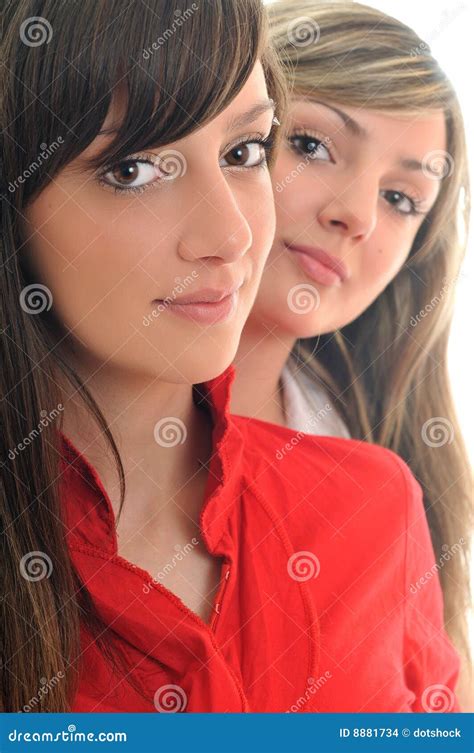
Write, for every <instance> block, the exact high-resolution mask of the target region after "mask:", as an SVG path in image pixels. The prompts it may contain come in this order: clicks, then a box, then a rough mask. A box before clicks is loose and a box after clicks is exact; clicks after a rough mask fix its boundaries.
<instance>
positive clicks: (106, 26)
mask: <svg viewBox="0 0 474 753" xmlns="http://www.w3.org/2000/svg"><path fill="white" fill-rule="evenodd" d="M2 5H3V13H2V20H1V25H2V28H1V40H2V41H1V60H2V62H3V63H4V65H3V66H2V68H1V74H0V75H1V78H0V98H1V107H0V112H1V115H0V117H1V164H0V181H1V189H2V210H1V257H2V266H1V274H2V278H1V297H0V299H1V303H0V306H1V321H2V324H3V327H4V331H3V332H2V336H1V349H2V355H1V363H2V369H1V393H2V403H1V412H2V427H3V429H2V439H1V442H2V463H1V473H0V484H1V503H0V504H1V507H0V521H1V527H2V551H1V554H2V570H3V574H4V575H3V577H4V584H3V589H2V592H3V594H4V596H3V598H2V600H1V603H0V613H1V617H0V619H1V624H0V633H1V635H2V646H1V660H2V667H1V668H2V681H1V692H0V707H1V708H2V709H3V710H4V711H11V712H15V711H19V710H22V709H23V708H25V707H28V704H29V703H30V702H31V701H32V699H35V703H34V707H33V710H35V711H44V712H46V711H48V712H59V711H67V710H69V709H70V705H71V703H72V700H73V698H74V694H75V688H76V686H77V675H78V667H79V665H78V657H79V655H80V639H79V625H80V621H81V620H83V622H84V624H85V625H87V626H88V629H89V630H90V631H91V632H92V633H94V634H95V635H98V634H99V633H102V632H103V631H104V625H100V623H99V621H98V618H97V617H96V615H95V614H94V608H93V604H92V603H91V599H90V597H89V596H88V593H87V590H86V588H85V587H84V585H83V584H82V583H81V582H80V580H79V578H78V576H77V574H76V573H75V571H74V569H73V567H72V564H71V561H70V557H69V554H68V550H67V546H66V541H65V534H64V528H63V523H62V520H61V509H60V495H59V459H60V455H59V453H60V443H59V433H58V430H57V427H56V426H55V424H54V422H46V424H47V425H46V426H45V427H44V428H43V427H42V429H41V431H40V432H38V431H37V430H36V429H34V428H33V427H36V426H37V425H38V424H39V421H40V416H44V413H45V409H46V408H48V406H58V405H59V406H60V405H61V391H60V389H59V387H58V383H57V381H56V377H57V376H58V374H60V375H61V378H63V377H64V378H66V379H67V380H69V383H70V384H71V385H73V386H74V388H75V389H76V390H77V391H78V393H79V394H80V396H81V397H82V398H83V400H84V403H85V404H86V405H87V406H88V408H89V409H90V411H91V413H92V414H93V416H94V417H95V420H96V421H97V423H98V425H99V426H100V427H101V429H102V430H103V431H104V433H105V434H106V436H107V438H108V440H109V442H110V445H111V448H112V450H113V453H114V456H115V460H116V462H117V470H118V473H119V475H120V481H121V502H122V503H123V498H124V491H125V479H124V472H123V467H122V464H121V461H120V457H119V453H118V450H117V447H116V445H115V442H114V439H113V437H112V434H111V432H110V430H109V429H108V427H107V425H106V421H105V419H104V417H103V416H102V414H101V411H100V409H99V406H98V405H97V403H96V402H95V401H94V399H93V397H92V395H91V394H90V393H89V391H88V389H87V388H86V386H85V385H84V384H83V383H82V382H81V380H80V378H79V377H78V375H77V374H76V373H74V371H73V370H72V369H71V367H70V366H69V364H68V363H67V362H66V361H65V360H64V359H63V358H62V357H61V356H60V355H59V352H58V348H57V344H58V339H57V332H56V331H55V328H54V326H52V320H51V319H50V318H48V317H47V312H44V313H41V314H38V315H35V316H31V315H27V314H26V313H25V311H24V309H23V307H22V306H21V305H20V298H21V293H22V291H23V289H24V288H25V285H27V284H28V283H29V282H31V279H30V277H29V271H28V268H27V265H26V263H25V259H24V258H23V256H24V255H22V238H21V233H20V223H21V219H22V213H23V211H24V209H25V207H26V206H27V205H28V204H29V203H30V202H31V201H32V200H33V199H34V198H35V197H36V196H37V195H38V194H39V193H40V192H41V191H42V190H43V189H44V188H45V187H46V186H47V185H48V183H49V182H50V181H51V180H53V178H54V177H55V175H56V174H57V173H58V171H60V170H61V169H62V168H64V167H65V166H66V165H67V164H68V163H69V162H70V161H71V160H73V159H74V158H75V157H77V156H78V155H79V154H81V153H82V152H83V150H84V149H85V148H86V147H87V146H88V145H89V144H90V143H91V142H92V141H93V140H94V138H95V137H96V136H97V134H98V133H99V131H100V129H101V126H102V124H103V122H104V120H105V117H106V115H107V112H108V111H109V107H110V105H111V102H112V97H113V96H115V94H116V93H118V92H119V91H120V93H122V92H125V94H126V102H127V108H126V111H125V115H124V118H123V121H122V122H121V124H120V126H119V128H118V130H117V132H116V136H115V138H114V139H113V140H112V141H111V143H109V144H108V146H107V147H106V149H104V150H103V152H102V153H101V154H100V155H99V157H98V158H97V160H95V164H94V166H95V167H97V168H98V167H104V166H106V165H110V164H111V163H113V162H115V161H118V160H119V159H124V158H125V157H127V156H129V154H131V153H134V152H137V151H139V150H142V149H145V148H147V147H148V148H149V147H150V146H153V147H156V146H159V145H162V144H167V143H170V142H171V141H175V140H177V139H179V138H183V137H185V136H187V135H188V134H190V133H192V132H193V131H194V130H196V129H197V128H199V127H202V126H203V125H204V124H205V123H206V122H208V121H209V120H211V119H212V118H214V117H216V116H217V115H218V114H219V113H220V112H222V111H223V110H224V109H225V108H226V107H227V106H228V105H229V104H230V102H231V101H232V100H233V99H234V98H235V96H236V95H237V94H238V93H239V91H240V90H241V88H242V87H243V85H244V84H245V82H246V80H247V79H248V77H249V75H250V73H251V71H252V69H253V67H254V65H255V63H256V62H257V60H260V61H261V63H262V65H263V68H264V72H265V74H266V79H267V85H268V89H269V94H270V96H271V97H272V98H273V99H274V100H275V102H276V104H277V113H278V115H279V116H280V115H281V114H282V110H284V105H285V83H284V79H283V77H282V74H281V71H280V69H279V66H278V64H277V61H276V57H275V55H274V53H273V52H272V50H271V48H270V47H269V45H268V32H267V24H266V16H265V14H264V12H263V9H262V6H261V2H260V0H239V2H238V3H236V2H233V0H212V2H209V0H203V1H201V2H199V3H192V4H191V5H190V8H188V10H186V11H185V12H183V11H182V10H181V8H180V6H182V3H181V4H180V3H178V2H177V0H149V2H148V3H146V4H143V3H133V2H132V3H130V2H129V0H68V2H67V3H63V2H57V0H15V1H14V2H3V3H2ZM191 10H193V12H191ZM39 40H40V41H39ZM183 50H185V51H189V53H184V54H183ZM168 92H171V93H173V94H172V96H168V94H167V93H168ZM58 142H59V143H60V144H61V146H60V148H57V149H54V150H53V149H51V148H50V145H52V144H57V143H58ZM45 155H46V157H45ZM25 176H27V177H25ZM12 187H13V190H12ZM59 428H60V427H59ZM32 435H33V438H34V441H32ZM25 438H26V439H27V440H28V438H29V439H30V441H29V442H28V441H24V445H25V447H24V449H22V451H21V452H18V453H15V452H12V448H16V447H18V445H19V444H20V443H21V442H22V441H23V440H24V439H25ZM12 456H13V457H12ZM35 553H40V555H43V556H45V555H46V556H47V557H48V558H49V561H50V562H51V565H52V567H51V568H50V569H51V572H50V573H48V576H49V577H44V578H41V579H34V578H25V577H23V576H24V572H23V574H22V572H21V570H22V563H23V560H22V558H24V557H25V555H31V556H32V557H33V558H34V556H35ZM104 636H105V637H106V634H104ZM104 636H103V638H104ZM103 650H104V651H105V652H106V653H108V641H107V640H105V638H104V640H103ZM55 677H65V679H64V680H62V681H61V682H58V683H57V684H55V685H53V686H52V687H51V688H49V692H48V693H39V692H38V691H39V690H40V688H41V684H40V678H48V679H49V678H55ZM40 696H41V697H40Z"/></svg>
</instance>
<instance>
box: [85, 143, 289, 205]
mask: <svg viewBox="0 0 474 753" xmlns="http://www.w3.org/2000/svg"><path fill="white" fill-rule="evenodd" d="M249 144H260V145H261V146H262V147H263V149H264V152H265V156H264V157H263V158H262V159H261V161H260V162H258V163H257V164H256V165H251V166H250V167H239V166H238V165H229V167H230V168H231V169H233V170H238V171H240V170H254V169H257V168H260V169H265V168H266V166H267V161H268V157H269V155H270V154H271V152H272V150H273V147H274V144H275V138H274V136H273V135H272V131H270V134H269V135H268V136H267V137H264V136H262V135H261V134H257V135H255V134H251V135H249V136H246V137H244V138H243V139H239V141H238V142H237V143H236V144H234V145H231V146H228V147H226V149H225V150H224V153H223V156H224V157H225V155H226V154H229V152H232V151H233V150H234V149H237V148H238V147H239V146H247V145H249ZM134 164H151V165H157V164H159V156H158V155H156V154H150V153H143V154H135V155H132V156H131V157H126V158H125V159H122V160H118V161H117V162H114V163H113V164H111V165H108V166H106V167H105V168H104V169H103V170H102V171H101V172H100V173H99V175H97V176H96V180H97V182H98V183H99V185H100V186H102V187H104V188H106V189H108V190H112V191H114V193H128V194H130V193H133V194H140V193H143V192H144V191H147V190H149V189H151V188H153V186H154V185H156V183H160V182H161V181H160V179H157V180H156V181H153V183H148V184H147V185H144V186H129V187H126V186H115V185H112V184H111V183H107V181H106V180H104V176H105V175H107V173H109V172H110V171H111V170H113V169H114V168H115V167H118V166H120V165H134Z"/></svg>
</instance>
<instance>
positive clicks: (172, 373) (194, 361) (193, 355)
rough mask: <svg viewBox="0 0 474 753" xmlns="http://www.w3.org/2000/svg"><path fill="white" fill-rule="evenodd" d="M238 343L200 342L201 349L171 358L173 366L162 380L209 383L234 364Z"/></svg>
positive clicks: (162, 374)
mask: <svg viewBox="0 0 474 753" xmlns="http://www.w3.org/2000/svg"><path fill="white" fill-rule="evenodd" d="M237 346H238V341H236V342H235V344H234V343H233V342H230V343H229V339H228V340H227V341H226V342H225V343H224V342H221V340H220V339H218V338H216V339H215V340H210V342H209V343H208V344H207V347H206V344H204V343H203V342H202V341H201V342H200V345H199V347H194V348H193V349H192V352H191V351H188V352H187V353H186V352H185V353H183V354H182V355H180V356H176V357H174V358H170V361H171V364H172V365H171V366H170V368H169V369H166V373H163V372H161V375H160V378H162V379H164V380H166V381H170V382H173V383H177V384H199V383H200V382H208V381H209V380H211V379H214V378H215V377H217V376H219V375H220V374H222V373H223V372H224V371H225V370H226V369H227V368H228V367H229V366H230V364H231V363H232V361H233V360H234V358H235V354H236V352H237Z"/></svg>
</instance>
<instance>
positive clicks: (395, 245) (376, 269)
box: [357, 228, 414, 290]
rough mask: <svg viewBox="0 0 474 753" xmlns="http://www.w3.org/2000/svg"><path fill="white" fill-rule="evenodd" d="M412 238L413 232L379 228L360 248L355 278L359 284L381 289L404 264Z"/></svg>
mask: <svg viewBox="0 0 474 753" xmlns="http://www.w3.org/2000/svg"><path fill="white" fill-rule="evenodd" d="M413 240H414V235H413V233H408V232H398V233H397V232H394V230H393V228H389V229H388V231H387V232H386V231H384V229H381V230H380V231H377V232H376V233H375V234H374V236H373V237H372V238H371V239H370V241H369V243H368V245H367V246H366V248H365V249H360V254H359V259H360V263H359V265H358V266H359V270H358V273H357V278H358V281H359V282H360V284H362V285H364V284H366V285H367V286H368V287H370V288H373V287H375V288H376V289H377V290H383V289H384V288H385V287H386V286H387V285H388V284H389V283H390V282H391V281H392V280H393V279H394V277H396V275H397V274H398V272H399V271H400V269H401V268H402V267H403V265H404V264H405V262H406V260H407V258H408V256H409V254H410V249H411V246H412V243H413Z"/></svg>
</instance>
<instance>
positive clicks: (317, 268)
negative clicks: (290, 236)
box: [285, 243, 349, 286]
mask: <svg viewBox="0 0 474 753" xmlns="http://www.w3.org/2000/svg"><path fill="white" fill-rule="evenodd" d="M285 246H286V248H287V249H288V251H290V252H291V253H292V254H294V256H295V258H296V260H297V261H298V263H299V265H300V267H301V268H302V270H303V271H304V272H305V273H306V274H307V275H308V277H311V278H312V279H313V280H314V281H315V282H318V283H320V284H321V285H327V286H332V285H336V286H339V285H341V284H342V283H343V282H345V280H347V279H349V270H348V268H347V267H346V265H345V264H344V262H343V261H341V259H337V258H336V257H335V256H331V254H328V253H327V252H326V251H323V249H322V248H317V247H315V246H302V245H297V244H289V243H285Z"/></svg>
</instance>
